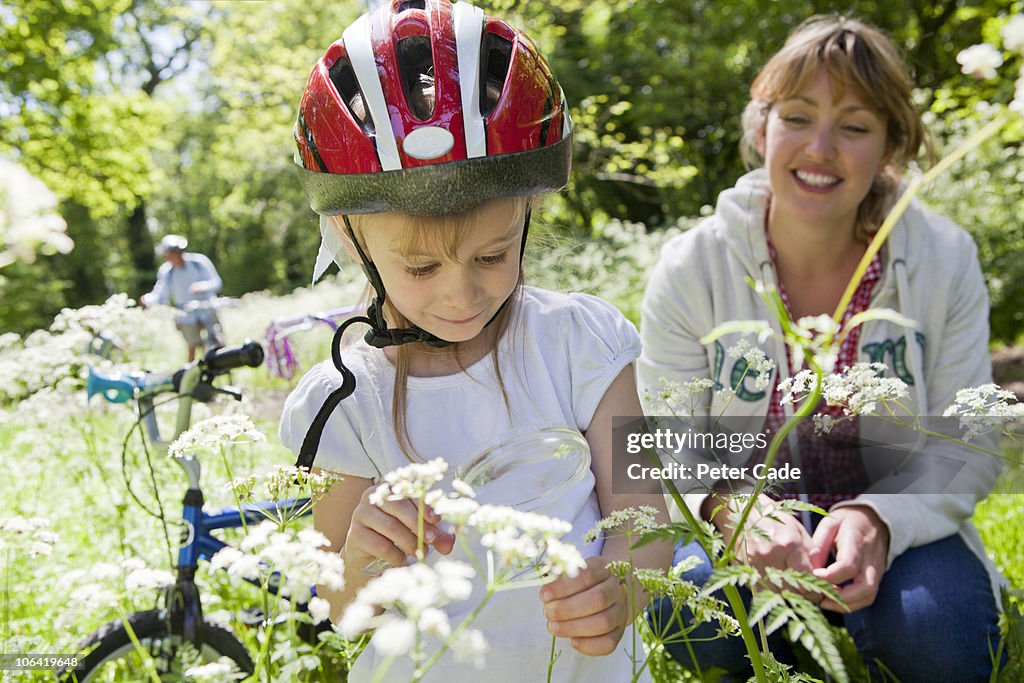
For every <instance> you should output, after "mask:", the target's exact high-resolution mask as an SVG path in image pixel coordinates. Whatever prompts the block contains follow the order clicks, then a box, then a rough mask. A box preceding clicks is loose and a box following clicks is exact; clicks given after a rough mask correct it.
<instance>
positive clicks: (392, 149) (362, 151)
mask: <svg viewBox="0 0 1024 683" xmlns="http://www.w3.org/2000/svg"><path fill="white" fill-rule="evenodd" d="M424 78H426V79H429V80H432V81H433V105H432V107H431V106H430V105H429V104H428V105H426V106H424V105H423V103H422V102H420V101H417V100H416V99H415V98H414V97H412V96H411V94H412V93H414V92H415V91H416V90H417V85H418V84H419V83H422V81H423V79H424ZM295 141H296V144H297V146H298V152H297V154H296V157H295V161H296V164H298V165H299V166H300V169H299V173H300V175H301V179H302V185H303V188H304V189H305V191H306V195H307V197H308V198H309V202H310V206H312V208H313V210H314V211H316V212H317V213H319V214H322V215H335V214H355V213H376V212H381V211H401V212H404V213H409V214H418V215H436V214H445V213H460V212H462V211H465V210H468V209H470V208H472V207H473V206H476V205H477V204H479V203H481V202H483V201H485V200H487V199H491V198H494V197H499V196H525V195H531V194H536V193H539V192H545V191H552V190H557V189H559V188H561V187H563V186H564V185H565V183H566V182H567V180H568V177H569V168H570V165H571V147H572V121H571V119H570V117H569V111H568V107H567V106H566V104H565V98H564V96H563V95H562V91H561V88H560V87H559V86H558V82H557V81H556V79H555V77H554V75H553V74H552V73H551V70H550V68H549V67H548V64H547V62H546V61H545V59H544V57H543V56H541V54H540V53H539V52H538V50H537V46H536V45H535V44H534V43H533V41H532V40H530V38H529V37H527V36H526V35H525V34H524V33H522V32H521V31H518V30H516V29H514V28H512V27H511V26H509V25H508V24H507V23H505V22H503V21H501V20H500V19H495V18H493V17H488V16H486V15H485V14H484V12H483V10H481V9H479V8H477V7H474V6H473V5H470V4H468V3H465V2H454V3H453V2H450V0H411V1H410V0H387V2H385V4H384V5H382V6H381V7H379V8H378V9H377V10H375V11H373V12H372V13H370V14H364V15H363V16H361V17H360V18H359V19H357V20H356V21H355V22H354V23H353V24H352V25H351V26H349V27H348V28H347V29H346V30H345V32H344V34H343V36H342V38H341V39H340V40H338V41H336V42H334V43H333V44H332V45H331V46H330V47H329V48H328V49H327V52H326V53H325V54H324V56H323V57H322V58H321V59H320V60H319V61H318V62H317V63H316V66H315V67H313V72H312V73H311V74H310V76H309V81H308V83H307V84H306V89H305V91H304V92H303V95H302V101H301V103H300V105H299V113H298V117H297V119H296V122H295Z"/></svg>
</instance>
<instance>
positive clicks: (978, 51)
mask: <svg viewBox="0 0 1024 683" xmlns="http://www.w3.org/2000/svg"><path fill="white" fill-rule="evenodd" d="M956 61H957V62H959V64H960V70H961V71H962V72H963V73H965V74H967V75H968V76H974V77H975V78H981V79H987V78H995V75H996V69H998V68H999V67H1000V66H1002V64H1003V55H1002V54H1000V52H999V50H998V49H996V47H995V46H993V45H990V44H988V43H980V44H978V45H972V46H971V47H969V48H967V49H965V50H961V51H960V54H958V55H957V56H956Z"/></svg>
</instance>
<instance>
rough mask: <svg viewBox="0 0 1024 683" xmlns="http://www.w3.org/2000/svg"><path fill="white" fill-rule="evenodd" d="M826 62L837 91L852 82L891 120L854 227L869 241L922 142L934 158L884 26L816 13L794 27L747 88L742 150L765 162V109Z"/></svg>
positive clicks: (910, 84) (754, 162)
mask: <svg viewBox="0 0 1024 683" xmlns="http://www.w3.org/2000/svg"><path fill="white" fill-rule="evenodd" d="M821 68H824V69H825V70H826V71H827V73H828V76H829V79H830V80H831V82H832V84H833V96H834V97H836V98H837V99H838V98H842V96H843V92H844V91H845V89H846V88H853V89H854V90H855V91H856V92H857V94H858V95H859V96H860V97H861V99H863V100H864V101H865V102H867V103H869V104H870V105H871V106H873V107H874V108H875V109H876V110H878V112H879V113H880V114H881V115H882V116H883V117H884V118H885V120H886V122H887V130H886V138H887V139H886V147H887V151H888V153H889V160H888V163H887V164H886V165H885V168H884V169H883V170H882V172H881V173H880V174H879V176H878V177H877V178H876V179H875V182H874V184H873V185H872V187H871V189H870V191H869V192H868V194H867V196H866V197H865V198H864V199H863V201H861V204H860V208H859V210H858V212H857V222H856V225H855V226H854V235H855V237H856V238H857V239H859V240H862V241H864V242H867V241H870V239H871V236H872V235H873V234H874V232H875V231H876V230H877V229H878V227H879V226H880V225H881V223H882V220H883V219H884V218H885V214H886V213H887V212H888V210H889V208H890V206H891V205H892V202H893V201H895V199H896V190H897V188H898V186H899V180H900V176H901V174H902V172H903V171H904V170H906V168H907V165H908V164H909V163H910V162H912V161H914V160H915V159H916V158H917V156H918V154H919V153H920V151H921V148H922V147H924V148H925V150H926V153H927V155H928V157H929V160H930V157H931V155H932V148H931V143H930V141H929V139H928V134H927V130H926V129H925V126H924V122H923V121H922V120H921V115H920V113H919V112H918V110H917V108H916V107H915V106H914V103H913V89H914V81H913V79H912V78H911V77H910V74H909V73H908V71H907V68H906V65H905V64H904V62H903V59H902V57H901V56H900V54H899V52H898V51H897V49H896V47H895V46H894V45H893V43H892V41H891V40H889V38H888V37H887V36H886V35H885V34H884V33H882V32H881V31H880V30H879V29H877V28H875V27H873V26H870V25H868V24H865V23H864V22H862V21H858V20H856V19H848V18H846V17H840V16H814V17H811V18H810V19H808V20H806V21H804V22H803V23H802V24H800V25H799V26H798V27H797V28H796V29H794V30H793V32H792V33H791V34H790V36H789V38H788V39H787V40H786V44H785V45H783V46H782V48H781V49H780V50H779V51H778V52H776V53H775V54H774V55H773V56H772V58H771V59H769V60H768V63H767V64H765V65H764V67H763V68H762V69H761V71H760V72H759V73H758V75H757V77H756V78H755V79H754V82H753V84H752V85H751V86H750V102H748V103H747V106H746V109H745V110H744V112H743V139H742V141H741V142H740V151H741V153H742V155H743V159H744V161H746V163H747V165H748V166H750V167H758V166H760V165H761V164H762V163H764V158H763V156H762V153H761V148H762V143H763V139H764V130H765V124H766V122H767V119H768V112H769V111H771V108H772V106H774V105H775V103H776V102H779V101H780V100H784V99H787V98H789V97H792V96H793V95H795V94H797V93H799V92H801V91H802V90H804V89H805V88H806V87H808V86H809V85H810V83H811V81H812V80H813V79H814V78H815V76H816V75H817V73H818V70H819V69H821Z"/></svg>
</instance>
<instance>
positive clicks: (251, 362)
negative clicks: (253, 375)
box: [202, 341, 263, 374]
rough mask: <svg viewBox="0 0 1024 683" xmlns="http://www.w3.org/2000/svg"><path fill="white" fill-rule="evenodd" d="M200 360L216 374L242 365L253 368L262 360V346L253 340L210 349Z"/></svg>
mask: <svg viewBox="0 0 1024 683" xmlns="http://www.w3.org/2000/svg"><path fill="white" fill-rule="evenodd" d="M202 362H203V363H205V364H206V368H207V369H208V370H209V371H210V372H212V373H217V374H220V373H222V372H227V371H228V370H232V369H234V368H240V367H242V366H243V365H245V366H248V367H250V368H255V367H259V365H260V364H261V363H262V362H263V347H262V346H260V345H259V343H257V342H254V341H247V342H245V343H244V344H242V345H241V346H226V347H224V348H221V349H214V350H212V351H210V352H209V353H207V354H206V356H205V357H204V358H203V360H202Z"/></svg>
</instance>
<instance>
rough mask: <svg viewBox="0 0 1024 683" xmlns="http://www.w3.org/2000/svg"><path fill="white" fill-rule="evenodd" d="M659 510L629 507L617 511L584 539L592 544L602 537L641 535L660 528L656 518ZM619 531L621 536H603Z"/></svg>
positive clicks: (602, 520)
mask: <svg viewBox="0 0 1024 683" xmlns="http://www.w3.org/2000/svg"><path fill="white" fill-rule="evenodd" d="M657 512H658V511H657V510H656V509H655V508H653V507H651V506H650V505H641V506H639V507H628V508H624V509H622V510H615V511H614V512H612V513H611V514H610V515H608V516H607V517H605V518H604V519H601V520H598V522H597V524H595V525H594V527H593V528H592V529H591V530H590V531H588V532H587V533H586V535H585V536H584V537H583V540H584V542H586V543H591V542H593V541H594V540H596V539H598V538H600V537H602V536H611V535H620V536H621V535H623V534H632V535H640V534H643V533H644V532H646V531H650V530H651V529H655V528H657V527H658V526H659V524H658V522H657V520H655V518H654V516H655V515H656V514H657ZM607 531H619V532H622V533H620V534H607V533H605V534H602V533H601V532H607Z"/></svg>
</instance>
